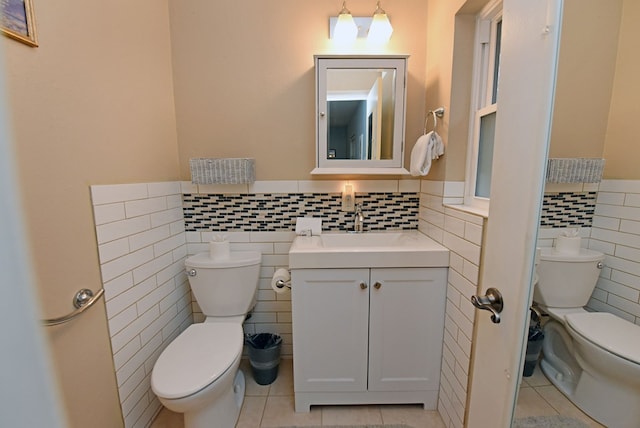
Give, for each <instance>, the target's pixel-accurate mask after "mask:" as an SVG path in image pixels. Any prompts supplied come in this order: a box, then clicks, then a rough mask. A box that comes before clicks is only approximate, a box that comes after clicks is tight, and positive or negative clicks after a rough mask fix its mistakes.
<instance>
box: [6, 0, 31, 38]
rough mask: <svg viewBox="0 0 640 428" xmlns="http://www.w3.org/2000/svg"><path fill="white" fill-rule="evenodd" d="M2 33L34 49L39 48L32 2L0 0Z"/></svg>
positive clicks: (29, 0) (25, 0)
mask: <svg viewBox="0 0 640 428" xmlns="http://www.w3.org/2000/svg"><path fill="white" fill-rule="evenodd" d="M0 7H1V9H0V12H1V14H0V19H1V20H0V31H2V33H3V34H4V35H5V36H7V37H11V38H12V39H15V40H18V41H20V42H22V43H24V44H27V45H29V46H32V47H37V46H38V38H37V36H36V26H35V16H34V14H33V4H32V0H0Z"/></svg>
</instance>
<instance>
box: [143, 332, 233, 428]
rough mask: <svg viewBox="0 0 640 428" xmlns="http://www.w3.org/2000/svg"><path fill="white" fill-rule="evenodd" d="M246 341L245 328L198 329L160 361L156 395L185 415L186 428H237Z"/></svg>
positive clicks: (173, 345)
mask: <svg viewBox="0 0 640 428" xmlns="http://www.w3.org/2000/svg"><path fill="white" fill-rule="evenodd" d="M242 338H243V335H242V326H241V325H240V324H231V323H201V324H193V325H191V326H190V327H188V328H187V329H186V330H185V331H184V332H183V333H182V334H180V335H179V336H178V337H177V338H176V339H175V340H174V341H173V342H171V343H170V344H169V346H167V348H166V349H165V350H164V351H163V352H162V354H161V355H160V357H158V360H157V361H156V364H155V366H154V369H153V374H152V376H151V386H152V389H153V391H154V393H155V394H156V395H157V396H158V399H159V400H160V402H161V403H162V405H163V406H165V407H166V408H167V409H169V410H171V411H173V412H178V413H184V414H185V426H188V427H198V428H199V427H212V426H219V427H232V426H234V425H235V423H236V420H237V417H238V414H239V412H240V407H241V406H242V399H243V397H244V376H243V375H242V372H240V371H238V366H239V365H240V357H241V356H242V345H243V341H242ZM238 375H239V376H238ZM208 421H216V423H217V425H214V424H211V423H209V422H208Z"/></svg>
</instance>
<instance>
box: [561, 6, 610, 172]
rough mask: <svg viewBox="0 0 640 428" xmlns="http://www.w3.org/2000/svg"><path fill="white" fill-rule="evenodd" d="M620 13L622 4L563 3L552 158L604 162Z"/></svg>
mask: <svg viewBox="0 0 640 428" xmlns="http://www.w3.org/2000/svg"><path fill="white" fill-rule="evenodd" d="M621 9H622V1H621V0H615V1H611V0H566V1H565V6H564V12H563V22H562V36H561V43H560V58H559V62H558V76H557V84H556V94H555V103H554V113H553V125H552V131H551V144H550V147H549V157H552V158H554V157H555V158H563V157H564V158H569V157H587V158H598V157H602V153H603V150H604V144H605V132H606V130H607V117H608V112H609V104H610V101H611V91H612V87H613V77H614V72H615V59H616V50H617V45H618V28H619V26H620V15H621ZM594 29H597V31H594ZM607 162H608V161H607Z"/></svg>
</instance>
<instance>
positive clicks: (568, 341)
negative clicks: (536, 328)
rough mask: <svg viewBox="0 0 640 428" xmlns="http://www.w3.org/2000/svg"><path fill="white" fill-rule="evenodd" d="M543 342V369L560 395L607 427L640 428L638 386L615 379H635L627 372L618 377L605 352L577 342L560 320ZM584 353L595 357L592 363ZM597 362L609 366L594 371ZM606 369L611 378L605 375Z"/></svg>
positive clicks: (551, 323)
mask: <svg viewBox="0 0 640 428" xmlns="http://www.w3.org/2000/svg"><path fill="white" fill-rule="evenodd" d="M544 340H545V343H544V344H543V358H542V360H541V361H540V368H541V369H542V372H543V373H544V374H545V376H546V377H547V378H548V379H549V381H550V382H551V383H552V384H553V385H554V386H555V387H556V388H558V390H559V391H560V392H562V393H563V394H564V395H565V396H566V397H567V398H568V399H569V400H570V401H571V402H572V403H573V404H575V405H576V406H577V407H578V408H580V409H581V410H582V411H583V412H584V413H586V414H587V415H589V416H590V417H591V418H593V419H594V420H596V421H598V422H599V423H601V424H603V425H605V426H607V427H612V428H638V421H639V420H640V406H638V403H639V402H640V400H639V398H640V395H639V394H640V392H639V391H638V390H637V383H631V384H629V385H628V384H626V383H625V382H622V381H619V380H618V381H616V380H615V378H616V377H619V378H624V377H625V376H626V377H635V376H632V375H630V374H628V372H627V371H622V373H621V374H620V375H619V376H616V373H615V369H614V365H613V364H611V362H610V360H609V359H608V357H607V355H606V354H605V351H603V350H601V349H599V348H597V347H589V348H588V349H583V347H584V345H582V344H581V343H580V342H579V341H578V342H577V341H576V340H574V339H573V338H572V337H571V336H570V335H569V333H568V332H567V330H566V329H565V328H564V326H562V324H560V323H558V322H557V321H549V322H548V323H547V326H545V339H544ZM585 353H586V355H587V356H589V357H593V361H585V360H584V357H585ZM594 354H596V355H594ZM594 362H595V363H598V364H604V365H606V366H607V367H600V370H594V368H593V363H594ZM607 362H609V363H608V364H607ZM618 364H620V362H618ZM616 367H617V365H616ZM605 369H606V370H607V375H608V377H604V374H602V372H603V370H605ZM594 373H595V374H594ZM630 373H634V372H633V371H631V372H630Z"/></svg>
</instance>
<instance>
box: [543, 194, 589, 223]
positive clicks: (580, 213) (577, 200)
mask: <svg viewBox="0 0 640 428" xmlns="http://www.w3.org/2000/svg"><path fill="white" fill-rule="evenodd" d="M596 196H597V192H560V193H548V194H545V195H544V199H543V202H542V216H541V218H540V227H551V228H556V227H591V224H592V222H593V214H594V211H595V209H596Z"/></svg>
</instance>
